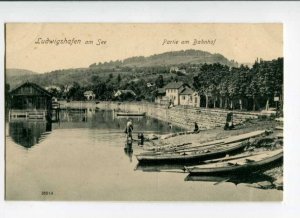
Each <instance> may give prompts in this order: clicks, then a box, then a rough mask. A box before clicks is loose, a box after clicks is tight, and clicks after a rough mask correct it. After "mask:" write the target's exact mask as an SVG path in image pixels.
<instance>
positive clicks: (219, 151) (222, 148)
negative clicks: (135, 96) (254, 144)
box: [136, 142, 247, 164]
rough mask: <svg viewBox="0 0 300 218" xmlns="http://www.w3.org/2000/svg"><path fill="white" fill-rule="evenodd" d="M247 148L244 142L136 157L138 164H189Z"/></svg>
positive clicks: (145, 154)
mask: <svg viewBox="0 0 300 218" xmlns="http://www.w3.org/2000/svg"><path fill="white" fill-rule="evenodd" d="M246 146H247V143H245V142H236V143H231V144H226V145H216V146H213V147H210V148H202V149H201V148H199V149H198V150H195V151H191V152H185V151H183V152H178V153H166V154H164V153H159V154H155V153H148V154H147V153H144V154H139V155H136V158H137V160H138V161H139V163H140V164H166V163H168V164H191V163H200V162H201V161H204V160H208V159H213V158H220V157H225V156H226V155H227V154H231V153H234V152H237V151H241V150H243V149H244V148H245V147H246Z"/></svg>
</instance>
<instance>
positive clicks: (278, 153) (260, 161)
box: [185, 148, 283, 175]
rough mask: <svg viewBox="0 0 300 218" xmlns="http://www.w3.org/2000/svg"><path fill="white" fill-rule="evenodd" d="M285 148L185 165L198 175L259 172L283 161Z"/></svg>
mask: <svg viewBox="0 0 300 218" xmlns="http://www.w3.org/2000/svg"><path fill="white" fill-rule="evenodd" d="M282 159H283V149H282V148H280V149H276V150H273V151H261V152H257V153H255V154H253V155H250V156H249V155H248V156H247V157H241V158H236V159H231V160H227V161H226V158H224V159H223V160H219V162H217V163H211V164H204V165H199V166H193V167H185V169H186V171H187V172H189V173H190V174H197V175H238V174H241V173H250V172H257V171H261V170H263V169H266V168H268V167H273V166H274V165H275V164H276V163H278V162H280V161H282Z"/></svg>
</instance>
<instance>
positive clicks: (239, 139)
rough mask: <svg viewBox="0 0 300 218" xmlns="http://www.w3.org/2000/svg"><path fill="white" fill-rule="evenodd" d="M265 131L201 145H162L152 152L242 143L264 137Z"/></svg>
mask: <svg viewBox="0 0 300 218" xmlns="http://www.w3.org/2000/svg"><path fill="white" fill-rule="evenodd" d="M265 133H266V130H257V131H253V132H249V133H244V134H240V135H235V136H230V137H227V138H223V139H218V140H213V141H208V142H204V143H201V144H197V145H195V144H191V143H188V144H182V145H180V146H179V145H172V146H168V145H164V146H160V147H156V148H155V147H154V148H153V150H154V151H153V152H174V151H183V150H188V149H191V150H195V149H198V148H200V147H207V146H214V145H224V144H230V143H234V142H240V141H244V140H247V139H250V138H255V137H259V136H263V135H265Z"/></svg>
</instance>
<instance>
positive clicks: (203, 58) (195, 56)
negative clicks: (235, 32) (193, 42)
mask: <svg viewBox="0 0 300 218" xmlns="http://www.w3.org/2000/svg"><path fill="white" fill-rule="evenodd" d="M187 63H189V64H204V63H207V64H212V63H220V64H224V65H228V66H230V67H234V66H237V65H238V64H237V62H235V61H234V60H228V59H227V58H225V57H224V56H223V55H221V54H218V53H215V54H212V53H209V52H206V51H202V50H194V49H189V50H181V51H171V52H165V53H161V54H155V55H151V56H148V57H144V56H136V57H130V58H126V59H124V60H123V61H121V60H117V61H110V62H104V63H101V62H100V63H98V64H97V63H94V64H91V65H90V67H91V68H93V67H99V68H115V67H150V66H170V65H178V64H187Z"/></svg>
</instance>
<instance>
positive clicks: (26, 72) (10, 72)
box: [6, 68, 37, 76]
mask: <svg viewBox="0 0 300 218" xmlns="http://www.w3.org/2000/svg"><path fill="white" fill-rule="evenodd" d="M33 74H37V72H33V71H31V70H25V69H17V68H10V69H6V76H26V75H33Z"/></svg>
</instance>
